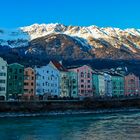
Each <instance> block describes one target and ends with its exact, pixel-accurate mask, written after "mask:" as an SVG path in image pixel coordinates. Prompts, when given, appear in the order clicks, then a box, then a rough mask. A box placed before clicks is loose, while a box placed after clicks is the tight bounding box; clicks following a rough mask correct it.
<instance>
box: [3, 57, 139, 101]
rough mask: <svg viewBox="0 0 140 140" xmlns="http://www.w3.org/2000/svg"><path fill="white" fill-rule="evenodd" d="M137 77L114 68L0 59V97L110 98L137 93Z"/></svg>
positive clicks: (4, 98)
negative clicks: (28, 64)
mask: <svg viewBox="0 0 140 140" xmlns="http://www.w3.org/2000/svg"><path fill="white" fill-rule="evenodd" d="M139 89H140V86H139V77H137V76H136V75H134V74H127V75H124V74H120V73H117V72H116V71H110V70H107V71H97V70H93V69H92V68H91V67H90V66H88V65H83V66H79V67H71V68H69V69H66V68H65V67H64V66H63V65H62V64H61V63H59V62H56V61H50V63H49V64H47V65H46V66H42V67H34V68H31V67H28V68H25V67H24V66H23V65H21V64H18V63H13V64H7V62H6V61H5V60H3V59H2V58H0V100H10V99H18V98H22V97H25V98H27V99H31V98H33V97H35V96H37V95H46V96H47V97H48V96H49V97H73V98H77V97H100V96H101V97H112V96H118V97H119V96H129V95H131V96H132V95H138V94H140V90H139Z"/></svg>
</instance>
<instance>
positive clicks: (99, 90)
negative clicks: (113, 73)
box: [93, 74, 105, 96]
mask: <svg viewBox="0 0 140 140" xmlns="http://www.w3.org/2000/svg"><path fill="white" fill-rule="evenodd" d="M93 85H94V87H95V91H94V92H95V96H104V95H105V78H104V75H101V74H93Z"/></svg>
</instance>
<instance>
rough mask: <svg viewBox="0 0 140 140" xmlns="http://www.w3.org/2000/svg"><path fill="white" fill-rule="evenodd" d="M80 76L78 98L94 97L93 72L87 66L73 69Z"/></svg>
mask: <svg viewBox="0 0 140 140" xmlns="http://www.w3.org/2000/svg"><path fill="white" fill-rule="evenodd" d="M73 71H75V72H77V74H78V96H80V97H91V96H93V90H94V89H93V83H92V74H93V70H92V69H91V68H90V67H89V66H87V65H84V66H81V67H78V68H75V69H73Z"/></svg>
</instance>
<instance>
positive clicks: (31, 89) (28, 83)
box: [24, 67, 35, 98]
mask: <svg viewBox="0 0 140 140" xmlns="http://www.w3.org/2000/svg"><path fill="white" fill-rule="evenodd" d="M34 95H35V71H34V69H32V68H30V67H29V68H25V69H24V96H27V97H28V98H30V97H31V96H34Z"/></svg>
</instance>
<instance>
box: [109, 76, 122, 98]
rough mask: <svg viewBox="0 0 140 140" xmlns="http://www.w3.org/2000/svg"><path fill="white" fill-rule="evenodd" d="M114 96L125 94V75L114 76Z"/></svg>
mask: <svg viewBox="0 0 140 140" xmlns="http://www.w3.org/2000/svg"><path fill="white" fill-rule="evenodd" d="M111 78H112V96H118V97H119V96H123V95H124V77H122V76H112V77H111Z"/></svg>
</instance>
